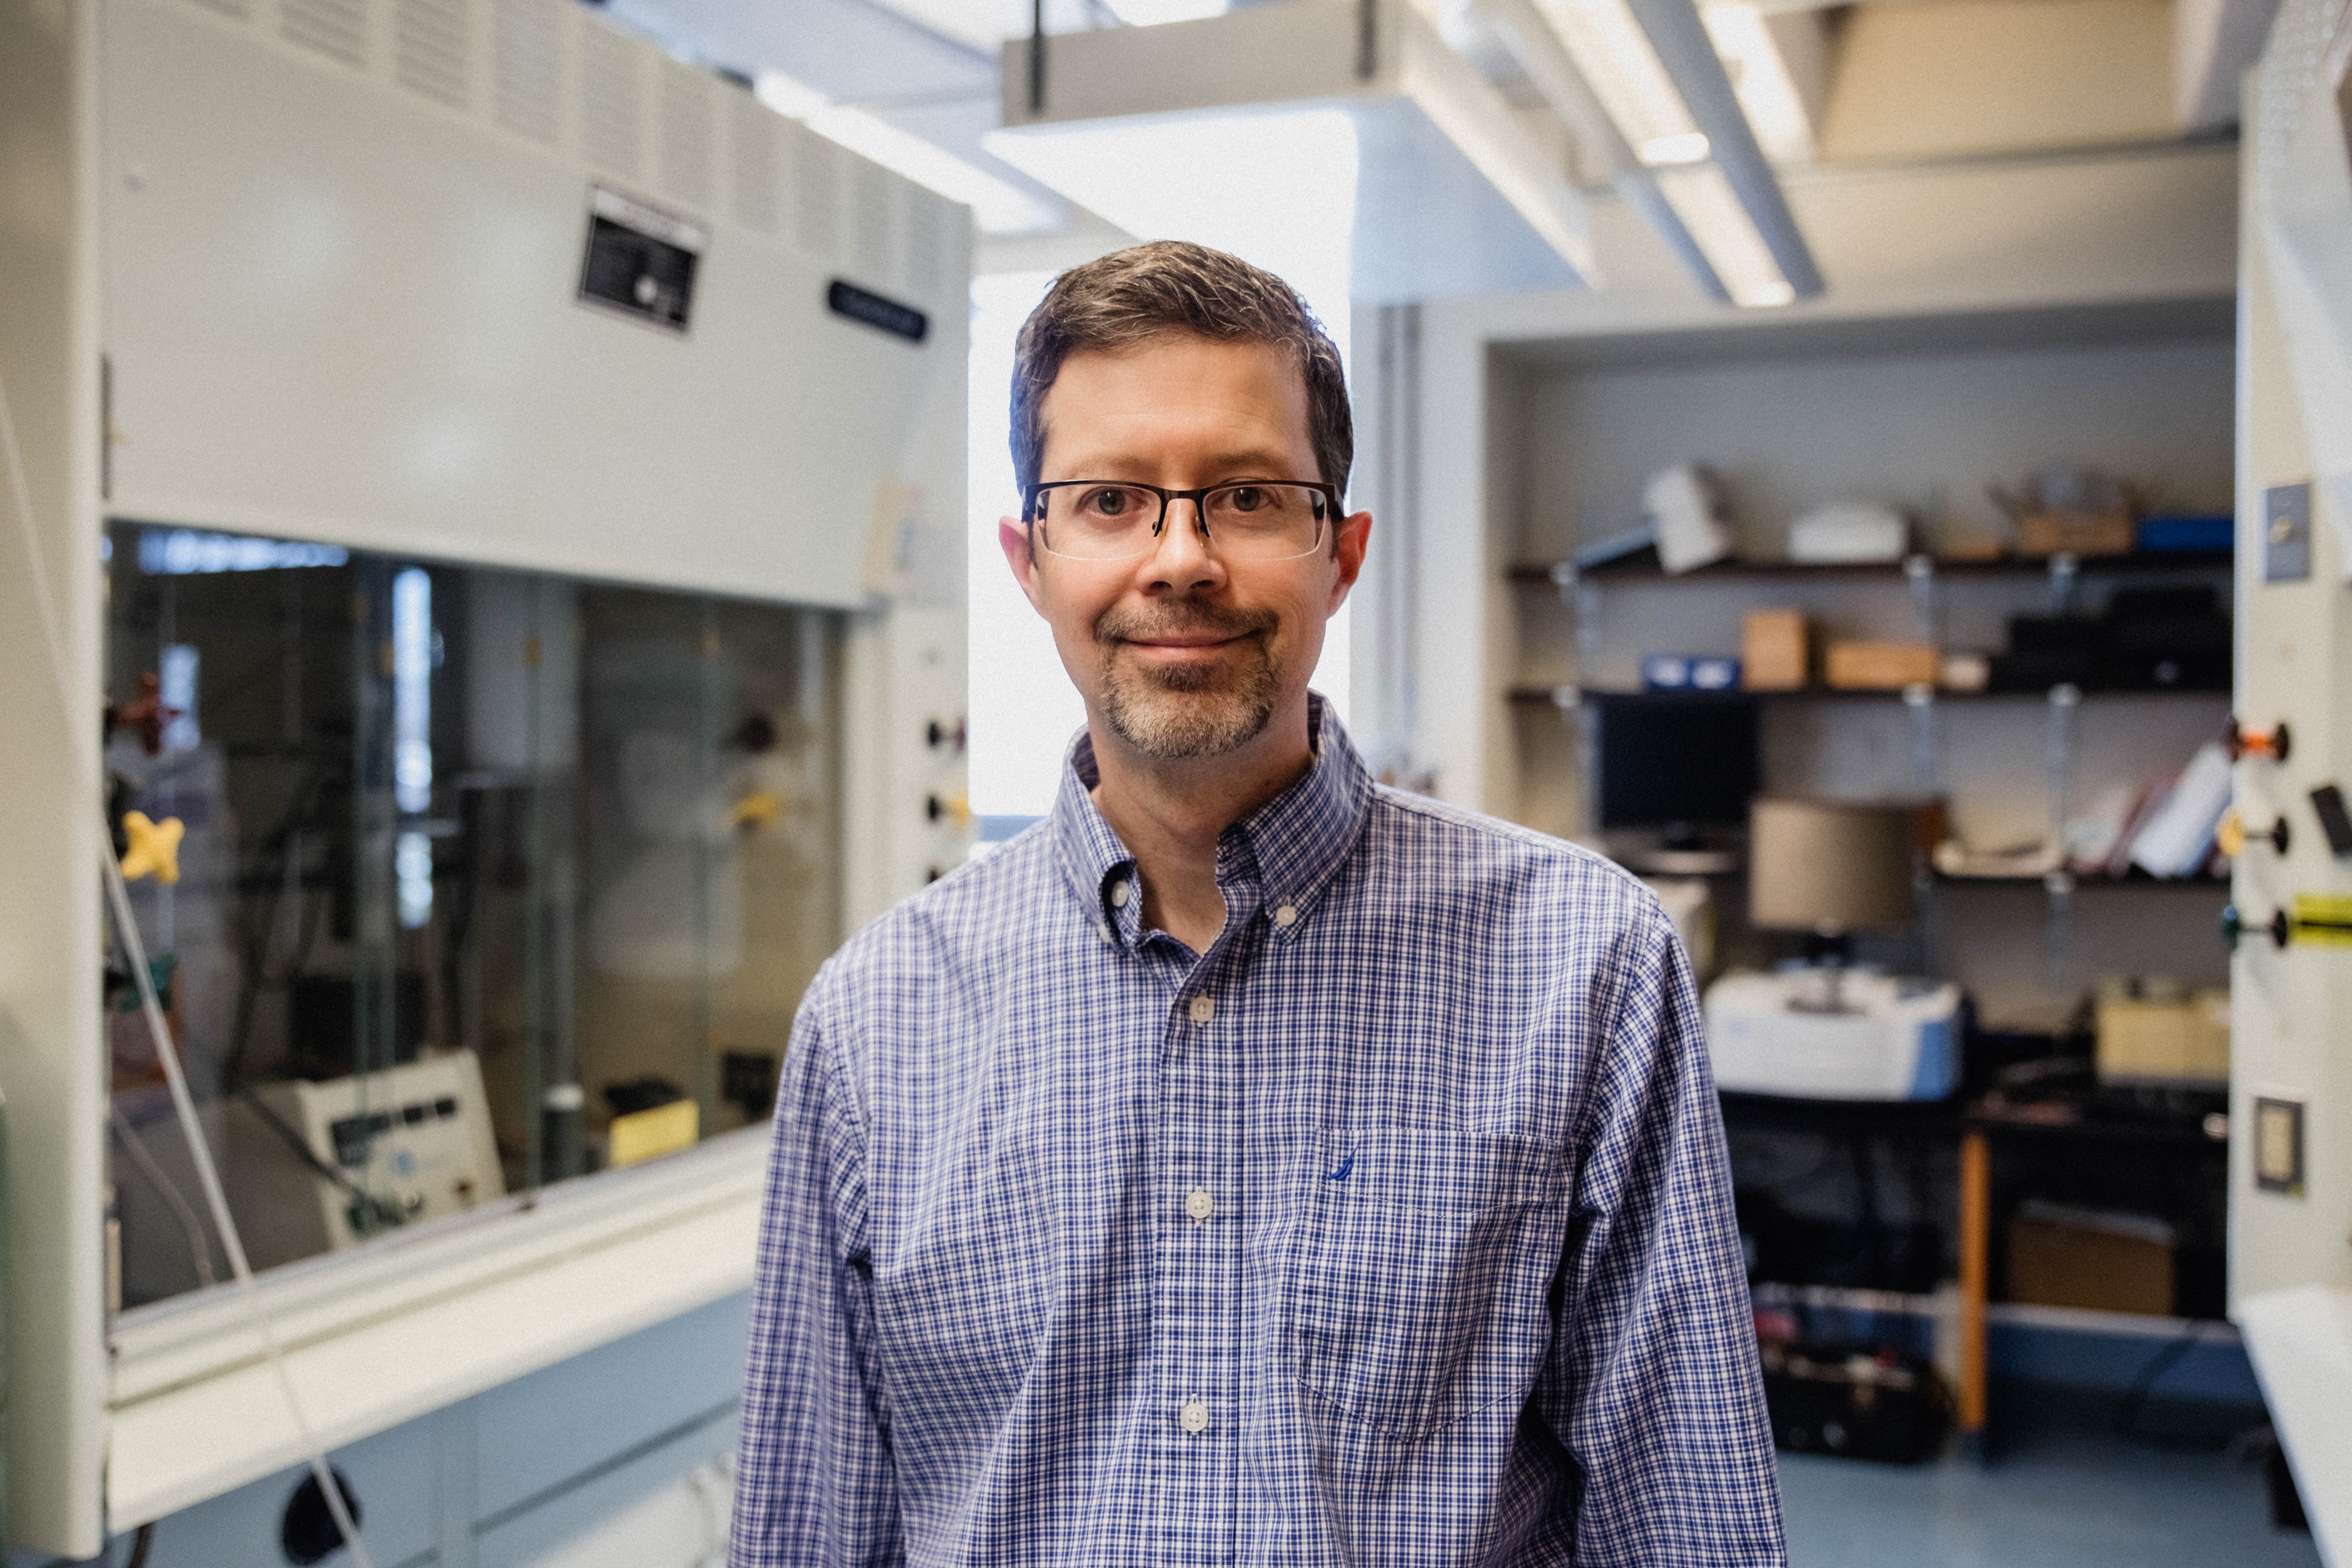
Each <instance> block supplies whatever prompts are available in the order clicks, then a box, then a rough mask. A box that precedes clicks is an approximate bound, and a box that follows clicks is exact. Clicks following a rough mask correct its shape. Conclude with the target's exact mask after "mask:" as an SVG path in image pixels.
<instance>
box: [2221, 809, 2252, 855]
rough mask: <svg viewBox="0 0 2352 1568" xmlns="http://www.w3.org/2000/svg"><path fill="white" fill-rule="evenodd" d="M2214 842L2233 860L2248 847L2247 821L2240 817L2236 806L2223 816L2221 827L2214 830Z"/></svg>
mask: <svg viewBox="0 0 2352 1568" xmlns="http://www.w3.org/2000/svg"><path fill="white" fill-rule="evenodd" d="M2213 842H2214V843H2216V844H2217V845H2219V846H2220V847H2221V853H2222V854H2224V855H2226V856H2228V857H2229V858H2231V859H2232V860H2235V859H2236V858H2238V851H2240V850H2241V849H2243V848H2244V847H2246V819H2245V818H2244V817H2242V816H2239V815H2238V808H2237V807H2236V806H2234V805H2233V806H2231V808H2230V809H2229V810H2227V811H2225V812H2223V813H2222V814H2221V826H2219V827H2217V828H2215V829H2214V830H2213Z"/></svg>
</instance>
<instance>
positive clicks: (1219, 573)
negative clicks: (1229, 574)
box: [1145, 500, 1225, 589]
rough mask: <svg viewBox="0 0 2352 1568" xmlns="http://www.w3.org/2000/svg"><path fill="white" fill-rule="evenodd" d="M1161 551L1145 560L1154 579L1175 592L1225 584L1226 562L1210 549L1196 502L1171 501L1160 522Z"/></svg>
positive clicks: (1159, 545)
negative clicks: (1176, 590) (1217, 583)
mask: <svg viewBox="0 0 2352 1568" xmlns="http://www.w3.org/2000/svg"><path fill="white" fill-rule="evenodd" d="M1157 544H1158V548H1156V549H1154V550H1153V551H1152V552H1151V553H1150V555H1149V556H1148V557H1146V558H1145V559H1146V561H1147V563H1148V566H1149V569H1150V574H1151V580H1152V582H1154V583H1165V584H1168V586H1170V587H1171V588H1176V589H1188V588H1196V587H1202V586H1206V585H1209V584H1213V583H1216V582H1219V581H1222V580H1223V576H1224V572H1225V568H1224V563H1223V562H1222V561H1220V560H1219V559H1218V558H1217V553H1216V552H1215V551H1213V550H1212V549H1210V548H1209V535H1208V529H1207V525H1206V523H1205V521H1204V520H1203V519H1202V515H1201V503H1200V502H1199V501H1197V500H1171V501H1170V502H1169V503H1168V514H1167V516H1166V517H1165V518H1163V519H1162V520H1161V521H1160V538H1159V540H1158V542H1157Z"/></svg>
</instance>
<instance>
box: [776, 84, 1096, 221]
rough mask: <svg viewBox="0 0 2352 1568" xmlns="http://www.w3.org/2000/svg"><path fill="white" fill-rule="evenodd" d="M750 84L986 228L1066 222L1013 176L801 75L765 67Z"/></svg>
mask: <svg viewBox="0 0 2352 1568" xmlns="http://www.w3.org/2000/svg"><path fill="white" fill-rule="evenodd" d="M751 90H752V93H753V95H754V96H756V97H757V98H758V99H759V100H760V101H761V103H764V104H766V105H767V106H768V107H769V108H770V109H772V110H775V111H776V112H777V113H779V114H781V115H783V116H785V117H786V118H788V119H792V120H798V121H802V122H803V123H804V124H806V125H807V126H808V128H809V129H810V130H812V131H814V132H816V133H817V134H818V135H820V136H823V137H824V138H825V139H827V140H828V141H833V142H839V143H841V144H842V145H843V146H845V147H846V148H848V149H849V150H850V151H851V152H853V153H858V154H860V155H861V156H864V157H867V158H871V159H872V160H873V161H874V162H876V163H879V164H881V165H882V166H883V167H884V168H886V169H888V170H890V171H892V172H893V173H894V174H903V175H905V176H906V177H907V178H908V179H910V180H912V181H914V182H915V183H916V184H919V185H923V186H927V187H929V189H931V190H934V191H937V192H938V193H939V194H940V195H943V196H945V197H947V198H948V199H949V200H950V201H953V202H961V203H963V204H964V205H966V206H968V207H970V208H971V214H972V221H973V223H975V224H976V225H978V226H979V228H980V231H981V232H982V234H993V235H1013V234H1036V233H1039V232H1041V231H1043V230H1045V229H1050V228H1054V227H1056V226H1058V225H1059V224H1060V222H1061V215H1060V214H1059V213H1057V212H1055V211H1054V210H1053V208H1051V207H1050V206H1048V205H1046V204H1045V203H1044V202H1042V201H1039V200H1038V199H1037V198H1036V197H1034V196H1033V195H1030V194H1029V193H1028V192H1026V191H1024V190H1022V189H1020V188H1019V187H1018V186H1016V185H1014V184H1012V183H1011V182H1009V181H1006V180H1000V179H998V178H997V177H996V176H995V175H994V174H990V173H989V172H988V171H986V170H985V169H982V168H979V167H977V166H975V165H974V164H971V163H967V162H965V161H964V160H963V159H961V158H959V157H957V156H956V155H955V154H954V153H950V152H948V151H947V150H946V149H945V148H942V147H940V146H939V145H937V144H936V143H933V142H927V141H925V140H924V139H923V138H922V137H920V136H918V135H916V134H915V133H914V132H911V131H903V130H901V129H899V128H898V126H896V125H893V124H891V123H890V122H889V121H887V120H885V119H883V118H882V117H881V116H880V115H878V114H875V113H872V112H870V111H868V110H863V109H857V108H854V107H852V106H851V105H848V104H845V103H835V102H834V101H833V100H831V99H829V98H827V97H826V96H825V95H824V93H822V92H819V91H818V90H817V89H814V88H813V87H811V86H809V85H808V84H807V83H806V82H803V81H802V80H800V79H798V78H795V77H791V76H787V75H785V74H784V73H783V72H782V71H776V70H765V71H761V73H760V74H759V76H758V77H756V78H755V79H753V81H752V84H751Z"/></svg>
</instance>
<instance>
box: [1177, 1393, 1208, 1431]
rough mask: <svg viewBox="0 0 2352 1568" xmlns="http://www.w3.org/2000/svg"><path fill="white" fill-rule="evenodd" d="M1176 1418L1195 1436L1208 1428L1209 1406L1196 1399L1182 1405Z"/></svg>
mask: <svg viewBox="0 0 2352 1568" xmlns="http://www.w3.org/2000/svg"><path fill="white" fill-rule="evenodd" d="M1176 1419H1177V1421H1178V1423H1179V1424H1181V1426H1183V1428H1184V1430H1185V1431H1187V1432H1190V1433H1192V1434H1193V1435H1195V1436H1198V1435H1199V1434H1201V1433H1202V1432H1205V1431H1207V1430H1208V1429H1209V1407H1208V1406H1207V1405H1203V1404H1202V1403H1201V1402H1200V1401H1199V1400H1197V1399H1196V1400H1194V1401H1192V1404H1190V1405H1186V1406H1184V1408H1183V1409H1182V1410H1181V1411H1180V1412H1179V1413H1178V1414H1177V1416H1176Z"/></svg>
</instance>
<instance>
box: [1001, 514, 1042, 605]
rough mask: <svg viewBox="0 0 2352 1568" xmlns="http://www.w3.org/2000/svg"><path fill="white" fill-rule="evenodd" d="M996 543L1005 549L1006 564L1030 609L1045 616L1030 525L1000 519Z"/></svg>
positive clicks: (1003, 518)
mask: <svg viewBox="0 0 2352 1568" xmlns="http://www.w3.org/2000/svg"><path fill="white" fill-rule="evenodd" d="M996 542H997V543H998V544H999V545H1001V546H1002V547H1003V551H1004V559H1005V562H1006V563H1007V564H1008V565H1010V566H1011V567H1012V568H1013V581H1014V582H1016V583H1018V584H1021V592H1022V594H1023V595H1024V597H1026V598H1027V599H1028V601H1029V607H1030V608H1031V609H1033V610H1035V611H1036V612H1037V613H1038V614H1039V615H1041V616H1042V615H1044V614H1045V606H1044V605H1040V604H1038V603H1037V595H1038V592H1039V584H1038V582H1037V557H1036V554H1035V552H1033V551H1032V550H1031V549H1030V548H1029V525H1028V524H1027V523H1024V522H1023V521H1020V520H1019V519H1017V518H1010V517H1000V518H998V519H997V520H996Z"/></svg>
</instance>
